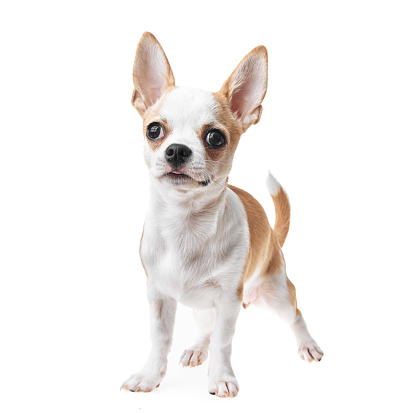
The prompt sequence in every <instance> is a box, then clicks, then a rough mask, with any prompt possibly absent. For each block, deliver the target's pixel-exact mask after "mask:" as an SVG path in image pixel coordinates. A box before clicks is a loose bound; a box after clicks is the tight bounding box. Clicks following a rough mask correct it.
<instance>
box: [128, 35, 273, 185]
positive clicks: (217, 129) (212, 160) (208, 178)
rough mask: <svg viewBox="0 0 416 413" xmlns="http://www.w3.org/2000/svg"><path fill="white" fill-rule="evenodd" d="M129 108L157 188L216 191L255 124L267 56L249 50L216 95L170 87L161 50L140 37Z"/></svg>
mask: <svg viewBox="0 0 416 413" xmlns="http://www.w3.org/2000/svg"><path fill="white" fill-rule="evenodd" d="M133 81H134V86H135V88H134V91H133V97H132V104H133V106H134V107H135V108H136V109H137V111H138V112H139V113H140V115H141V116H142V117H143V133H144V136H145V142H146V143H145V149H144V157H145V161H146V164H147V166H148V168H149V170H150V173H151V175H152V176H153V177H154V178H156V179H157V181H159V182H160V183H161V184H162V185H165V186H169V187H176V188H180V189H199V190H204V188H207V187H209V186H210V187H212V186H213V185H222V184H224V183H225V181H226V179H227V177H228V174H229V172H230V170H231V166H232V161H233V157H234V153H235V150H236V149H237V145H238V142H239V140H240V136H241V134H242V133H243V132H244V131H246V130H247V128H248V127H249V126H250V125H252V124H255V123H257V122H258V121H259V120H260V116H261V111H262V107H261V103H262V100H263V98H264V95H265V94H266V89H267V51H266V49H265V48H264V47H263V46H259V47H257V48H255V49H253V50H252V51H251V52H250V53H249V54H248V55H247V56H246V57H245V58H244V59H243V60H242V61H241V63H240V64H239V65H238V67H237V68H236V69H235V70H234V72H233V73H232V74H231V76H230V77H229V78H228V79H227V81H226V82H225V83H224V85H223V86H222V88H221V89H220V91H219V92H216V93H211V92H207V91H204V90H199V89H190V88H180V87H176V86H175V79H174V76H173V73H172V70H171V68H170V65H169V62H168V60H167V58H166V56H165V53H164V52H163V49H162V47H161V46H160V44H159V43H158V41H157V40H156V39H155V37H154V36H153V35H152V34H150V33H145V34H144V35H143V36H142V38H141V40H140V43H139V45H138V47H137V53H136V59H135V62H134V69H133Z"/></svg>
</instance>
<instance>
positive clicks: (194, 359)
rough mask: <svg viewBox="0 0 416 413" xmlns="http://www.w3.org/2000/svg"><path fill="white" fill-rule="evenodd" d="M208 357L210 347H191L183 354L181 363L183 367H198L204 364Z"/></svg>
mask: <svg viewBox="0 0 416 413" xmlns="http://www.w3.org/2000/svg"><path fill="white" fill-rule="evenodd" d="M207 357H208V349H206V348H203V347H195V348H194V347H191V348H188V349H187V350H185V351H184V352H183V354H182V356H181V360H180V362H179V363H180V364H182V366H183V367H186V366H189V367H196V366H199V365H200V364H202V363H203V362H204V361H205V360H206V359H207Z"/></svg>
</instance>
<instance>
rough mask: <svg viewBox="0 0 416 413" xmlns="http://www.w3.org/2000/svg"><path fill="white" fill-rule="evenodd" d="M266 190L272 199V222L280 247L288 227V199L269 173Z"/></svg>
mask: <svg viewBox="0 0 416 413" xmlns="http://www.w3.org/2000/svg"><path fill="white" fill-rule="evenodd" d="M267 189H268V190H269V192H270V195H271V196H272V198H273V203H274V210H275V212H276V220H275V222H274V232H275V234H276V236H277V240H278V241H279V244H280V247H283V244H284V243H285V240H286V237H287V233H288V232H289V225H290V203H289V198H288V197H287V194H286V192H285V190H284V189H283V188H282V186H281V185H280V184H279V182H277V180H276V178H275V177H274V176H273V175H272V174H271V173H270V171H269V176H268V177H267Z"/></svg>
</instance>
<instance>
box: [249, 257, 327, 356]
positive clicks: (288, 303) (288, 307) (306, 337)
mask: <svg viewBox="0 0 416 413" xmlns="http://www.w3.org/2000/svg"><path fill="white" fill-rule="evenodd" d="M250 281H251V280H250ZM247 287H248V288H247V293H246V292H245V293H244V295H245V296H246V294H247V296H248V297H249V296H250V295H253V293H252V292H253V291H255V296H256V299H255V300H254V301H251V303H252V304H258V305H260V306H264V305H265V306H267V307H268V308H270V309H271V310H272V311H274V312H276V313H277V315H278V316H279V317H280V318H281V319H282V320H283V321H286V322H287V323H288V324H289V326H290V327H291V329H292V331H293V333H294V335H295V338H296V341H297V345H298V353H299V356H300V358H301V359H302V360H305V361H308V362H311V361H314V360H315V361H320V360H321V359H322V357H323V355H324V353H323V351H322V350H321V349H320V348H319V346H318V344H317V343H316V342H315V340H314V339H313V338H312V337H311V335H310V333H309V331H308V328H307V326H306V323H305V320H304V319H303V316H302V313H301V312H300V310H299V309H298V307H297V301H296V289H295V286H294V285H293V284H292V282H291V281H290V280H289V279H288V278H287V276H286V270H285V266H284V264H283V266H282V269H281V271H279V273H277V274H274V275H262V276H260V275H256V276H255V277H254V279H253V280H252V281H251V282H249V284H248V285H247ZM244 302H246V300H245V299H244Z"/></svg>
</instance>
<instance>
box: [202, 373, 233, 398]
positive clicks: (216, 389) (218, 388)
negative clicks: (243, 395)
mask: <svg viewBox="0 0 416 413" xmlns="http://www.w3.org/2000/svg"><path fill="white" fill-rule="evenodd" d="M238 390H239V387H238V383H237V379H236V378H235V377H227V378H224V379H219V380H213V381H210V384H209V386H208V391H209V393H210V394H212V395H213V396H218V397H223V398H225V397H235V396H237V394H238Z"/></svg>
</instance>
